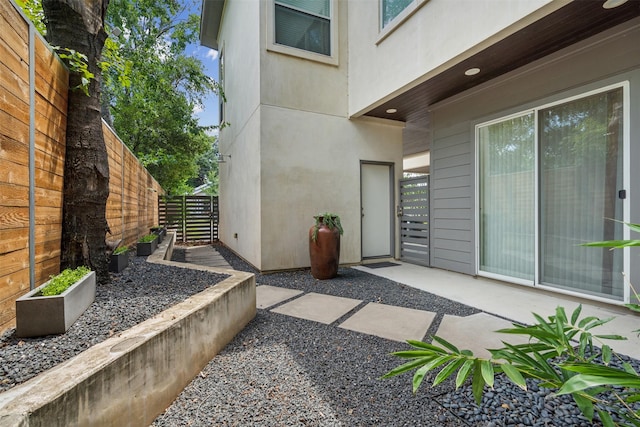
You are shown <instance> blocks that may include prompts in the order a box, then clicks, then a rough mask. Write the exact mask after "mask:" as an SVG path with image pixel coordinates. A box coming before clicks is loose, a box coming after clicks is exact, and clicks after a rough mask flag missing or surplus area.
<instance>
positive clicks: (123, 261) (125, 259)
mask: <svg viewBox="0 0 640 427" xmlns="http://www.w3.org/2000/svg"><path fill="white" fill-rule="evenodd" d="M128 265H129V253H128V252H123V253H121V254H117V255H114V254H111V261H110V262H109V271H111V272H112V273H122V270H124V269H125V268H127V266H128Z"/></svg>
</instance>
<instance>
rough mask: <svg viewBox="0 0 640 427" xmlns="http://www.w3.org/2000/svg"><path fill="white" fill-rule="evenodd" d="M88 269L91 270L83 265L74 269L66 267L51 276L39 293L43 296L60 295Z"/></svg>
mask: <svg viewBox="0 0 640 427" xmlns="http://www.w3.org/2000/svg"><path fill="white" fill-rule="evenodd" d="M90 271H91V270H90V269H89V268H88V267H85V266H80V267H78V268H76V269H71V268H67V269H66V270H63V271H62V272H61V273H60V274H58V275H56V276H51V280H50V281H49V284H48V285H47V286H45V287H44V288H42V290H41V291H40V293H41V294H42V296H45V297H50V296H54V295H60V294H61V293H63V292H64V291H66V290H67V289H69V287H71V285H73V284H74V283H76V282H77V281H78V280H80V279H82V278H83V277H84V276H86V275H87V274H89V272H90Z"/></svg>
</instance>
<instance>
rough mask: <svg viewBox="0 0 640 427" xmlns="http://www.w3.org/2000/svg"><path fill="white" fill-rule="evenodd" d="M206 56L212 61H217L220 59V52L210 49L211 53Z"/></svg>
mask: <svg viewBox="0 0 640 427" xmlns="http://www.w3.org/2000/svg"><path fill="white" fill-rule="evenodd" d="M205 56H206V57H207V58H209V59H211V60H212V61H215V60H216V59H218V51H217V50H213V49H209V51H208V52H207V54H206V55H205Z"/></svg>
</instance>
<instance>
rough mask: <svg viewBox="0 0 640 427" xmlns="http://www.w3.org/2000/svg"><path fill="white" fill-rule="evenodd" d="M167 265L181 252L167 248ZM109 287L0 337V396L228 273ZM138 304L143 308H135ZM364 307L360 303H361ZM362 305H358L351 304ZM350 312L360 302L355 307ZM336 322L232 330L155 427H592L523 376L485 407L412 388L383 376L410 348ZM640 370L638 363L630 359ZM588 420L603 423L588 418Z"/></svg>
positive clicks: (296, 283)
mask: <svg viewBox="0 0 640 427" xmlns="http://www.w3.org/2000/svg"><path fill="white" fill-rule="evenodd" d="M217 248H218V250H219V251H220V252H221V253H222V255H223V256H224V257H225V258H226V259H227V261H229V263H230V264H231V265H232V266H233V267H234V268H235V269H238V270H244V271H250V272H254V273H256V271H254V270H253V269H252V268H251V267H250V266H249V265H247V264H246V263H244V262H243V261H242V260H241V259H239V258H238V257H236V256H234V255H233V254H232V253H231V252H230V251H228V250H227V249H226V248H225V247H223V246H219V247H217ZM173 260H174V261H181V260H182V261H183V260H184V251H183V250H181V249H180V248H178V249H177V250H175V251H174V258H173ZM113 278H114V280H113V283H112V284H111V285H108V286H98V295H97V297H96V302H95V303H94V304H93V305H92V306H91V307H90V308H89V309H88V310H87V311H86V312H85V314H84V315H83V316H81V318H80V319H79V320H78V321H77V322H76V323H75V324H74V325H73V326H72V327H71V329H70V330H69V331H68V332H67V333H66V334H64V335H60V336H53V337H45V338H36V339H17V338H15V337H14V336H13V331H9V332H7V333H5V334H4V335H3V336H2V337H0V363H1V367H0V391H5V390H7V389H9V388H11V387H13V386H15V385H16V384H19V383H21V382H23V381H26V380H27V379H29V378H31V377H33V376H34V375H37V374H38V373H39V372H42V371H43V370H45V369H48V368H49V367H51V366H53V365H55V364H57V363H60V362H62V361H64V360H66V359H68V358H70V357H72V356H74V355H75V354H78V353H80V352H81V351H83V350H85V349H87V348H88V347H90V346H92V345H94V344H95V343H98V342H100V341H102V340H104V339H106V338H108V337H109V336H111V335H112V334H114V333H118V332H120V331H123V330H125V329H128V328H130V327H131V326H133V325H135V324H137V323H139V322H141V321H143V320H145V319H146V318H148V317H151V316H153V315H154V314H156V313H158V312H160V311H162V310H163V309H165V308H167V307H169V306H171V305H173V304H175V303H177V302H179V301H182V300H184V299H185V298H186V297H188V296H190V295H192V294H194V293H197V292H199V291H201V290H203V289H205V288H206V287H208V286H210V285H211V284H212V283H216V282H217V281H220V280H222V279H223V278H224V276H223V275H217V274H212V273H206V272H200V271H194V270H187V269H181V268H175V267H168V266H161V265H155V264H147V263H146V262H144V258H141V257H138V258H133V259H132V261H131V262H130V266H129V268H128V269H127V270H125V271H124V272H123V273H122V274H120V275H114V276H113ZM256 280H257V283H258V285H272V286H280V287H287V288H292V289H300V290H302V291H305V292H318V293H324V294H330V295H336V296H343V297H348V298H356V299H360V300H362V301H363V305H364V304H366V303H368V302H380V303H384V304H391V305H398V306H404V307H409V308H416V309H422V310H428V311H433V312H436V313H438V315H437V316H436V319H435V320H434V323H433V325H432V327H431V328H430V330H429V331H428V333H427V335H430V334H433V333H434V332H435V330H436V329H437V326H438V324H439V323H440V321H441V319H442V316H443V315H444V314H453V315H458V316H467V315H470V314H473V313H477V312H478V310H476V309H474V308H471V307H468V306H465V305H463V304H459V303H456V302H454V301H450V300H447V299H444V298H441V297H438V296H435V295H432V294H429V293H427V292H423V291H419V290H417V289H413V288H410V287H407V286H404V285H400V284H398V283H395V282H392V281H389V280H387V279H384V278H380V277H377V276H374V275H370V274H367V273H365V272H361V271H358V270H354V269H348V268H346V269H340V275H339V277H338V278H336V279H334V280H326V281H317V280H315V279H314V278H313V277H312V276H311V275H310V274H309V271H308V270H303V271H296V272H283V273H277V274H265V275H262V274H257V276H256ZM132 302H133V304H134V305H133V306H135V307H138V308H139V310H136V311H135V312H132V311H130V310H129V309H128V307H131V306H132V305H131V304H132ZM360 307H361V306H360ZM358 308H359V307H358ZM356 309H357V308H356ZM350 314H351V313H348V314H347V315H345V316H344V317H343V318H341V319H338V321H337V322H335V323H333V324H331V325H324V324H321V323H317V322H312V321H308V320H303V319H297V318H293V317H288V316H284V315H280V314H276V313H271V312H270V311H268V310H258V313H257V316H256V318H255V319H254V320H253V321H252V322H250V323H249V325H247V327H246V328H245V329H244V330H243V331H242V332H241V333H240V334H238V335H237V336H236V337H235V339H233V340H232V341H231V343H229V345H227V346H226V347H225V349H224V350H223V351H222V352H221V353H220V354H219V355H218V356H216V357H215V358H214V359H213V360H212V361H211V362H210V363H209V364H208V365H207V366H206V367H205V368H204V369H203V370H202V372H201V373H200V375H198V376H197V377H196V378H195V379H194V380H193V381H192V382H191V384H189V385H188V386H187V387H186V388H185V390H184V391H183V393H182V394H181V395H180V396H179V397H178V398H177V399H176V400H175V402H174V403H173V404H172V405H171V406H170V407H169V408H167V410H166V411H165V412H164V413H163V414H161V415H160V416H159V417H158V418H157V419H156V420H155V421H154V423H153V426H155V427H160V426H171V427H173V426H443V427H449V426H453V427H458V426H483V427H491V426H590V425H592V424H590V423H588V422H587V421H586V420H584V419H583V418H582V417H581V416H580V415H579V411H578V410H577V408H576V406H575V404H573V402H572V400H571V398H570V397H567V396H563V397H560V398H558V397H552V396H551V395H550V392H549V390H546V389H544V388H541V387H538V386H537V385H536V384H535V383H533V382H530V384H529V386H530V390H531V393H528V394H526V393H523V392H521V391H520V390H519V389H518V388H516V387H515V386H512V385H511V383H509V382H508V381H506V380H503V379H502V378H501V377H500V376H498V377H497V378H496V384H495V388H494V390H491V391H488V392H486V393H485V397H484V401H483V405H482V406H480V407H478V406H476V405H475V403H474V402H473V398H472V394H471V389H470V387H469V386H463V387H462V388H461V389H460V390H458V391H454V387H453V384H452V382H451V381H445V382H444V383H443V384H441V385H440V386H438V387H437V388H435V389H434V388H430V387H429V384H430V383H431V382H432V380H433V376H432V375H429V376H428V377H427V378H426V379H425V384H424V385H423V387H422V388H421V389H420V390H419V391H418V393H417V394H416V395H413V394H412V393H411V374H405V375H402V376H398V377H394V378H391V379H387V380H381V379H380V376H382V375H383V374H384V373H386V372H388V371H389V370H390V369H392V368H394V367H396V366H398V364H399V363H400V360H399V359H397V358H395V357H393V356H390V353H391V352H393V351H397V350H401V349H405V348H406V347H407V346H406V345H405V344H402V343H397V342H393V341H389V340H385V339H382V338H378V337H374V336H370V335H366V334H361V333H357V332H353V331H349V330H344V329H341V328H338V327H337V326H336V325H337V324H339V323H341V322H342V321H343V320H344V319H345V318H346V317H348V316H349V315H350ZM627 360H628V361H629V362H631V363H632V364H633V366H634V367H635V368H636V369H637V370H640V363H639V362H638V361H636V360H631V359H627ZM593 425H599V423H597V422H596V423H594V424H593Z"/></svg>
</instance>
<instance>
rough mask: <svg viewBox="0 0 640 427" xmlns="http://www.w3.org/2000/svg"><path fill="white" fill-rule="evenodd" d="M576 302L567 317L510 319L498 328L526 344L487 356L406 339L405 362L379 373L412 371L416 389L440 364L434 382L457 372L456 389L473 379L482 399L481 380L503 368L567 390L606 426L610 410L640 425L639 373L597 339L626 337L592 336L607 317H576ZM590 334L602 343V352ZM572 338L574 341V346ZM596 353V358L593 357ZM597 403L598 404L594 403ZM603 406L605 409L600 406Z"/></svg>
mask: <svg viewBox="0 0 640 427" xmlns="http://www.w3.org/2000/svg"><path fill="white" fill-rule="evenodd" d="M581 310H582V306H578V307H577V308H576V309H575V310H574V311H573V313H572V314H571V317H570V318H568V317H567V315H566V312H565V309H564V308H562V307H558V308H557V309H556V312H555V315H553V316H549V317H548V318H547V319H545V318H543V317H542V316H539V315H537V314H534V317H535V319H536V323H534V324H533V325H531V326H522V325H518V324H513V328H508V329H502V330H500V331H498V332H502V333H505V334H515V335H523V336H526V337H528V338H529V340H528V342H527V343H526V344H517V345H513V344H509V343H506V342H503V343H504V347H503V348H500V349H495V350H489V351H490V352H491V358H490V359H483V358H479V357H476V356H474V355H473V353H472V352H471V351H469V350H459V349H458V348H457V347H456V346H454V345H453V344H451V343H449V342H447V341H446V340H444V339H443V338H440V337H437V336H434V337H433V343H432V344H429V343H425V342H421V341H408V343H409V345H411V347H413V348H414V349H413V350H406V351H398V352H395V353H393V354H394V355H395V356H397V357H400V358H403V359H407V360H408V362H406V363H404V364H402V365H400V366H398V367H397V368H395V369H393V370H391V371H390V372H388V373H387V374H385V375H384V376H383V378H389V377H392V376H395V375H398V374H401V373H404V372H408V371H413V370H416V372H415V373H414V375H413V391H414V393H415V392H416V391H417V390H418V388H419V387H420V385H421V384H422V381H423V379H424V377H425V375H426V374H427V373H428V372H430V371H435V370H438V369H439V372H438V374H437V375H436V376H435V379H434V381H433V384H432V386H436V385H438V384H440V383H441V382H442V381H444V380H445V379H447V378H449V377H453V376H454V374H455V384H456V388H458V387H460V386H461V385H462V384H463V383H465V381H466V380H467V379H468V378H471V387H472V391H473V395H474V397H475V400H476V402H477V403H478V404H480V403H481V400H482V394H483V392H484V387H485V385H487V386H489V387H492V386H493V382H494V378H495V375H496V374H500V373H503V374H504V375H506V377H507V378H508V379H509V380H510V381H511V382H512V383H513V384H515V385H516V386H518V387H520V388H521V389H523V390H527V384H526V382H525V379H527V378H532V379H536V380H539V381H540V385H541V386H542V387H546V388H551V389H556V390H558V391H557V393H556V394H557V395H562V394H571V395H572V397H573V399H574V401H575V402H576V404H577V406H578V407H579V408H580V410H581V411H582V414H583V415H584V416H585V417H587V418H588V419H589V420H592V419H593V416H594V413H595V409H596V408H597V411H598V414H599V416H600V419H601V420H602V421H603V423H604V424H605V425H614V424H613V421H612V417H611V416H610V414H616V415H617V416H618V417H620V418H621V419H624V420H626V421H627V422H628V423H629V424H623V425H629V426H631V425H636V426H637V425H640V409H635V410H634V409H633V408H632V404H633V403H634V402H637V401H638V400H639V399H640V376H639V375H638V373H637V372H635V371H634V370H633V368H632V367H631V365H629V364H628V363H623V364H622V366H623V369H618V368H615V367H612V366H610V362H611V360H612V358H613V357H614V356H617V355H616V354H615V353H614V352H613V351H612V350H611V347H609V346H608V345H606V344H603V343H602V341H601V340H603V339H610V340H624V339H626V338H624V337H622V336H619V335H595V334H593V332H592V329H594V328H596V327H598V326H600V325H603V324H605V323H607V322H609V321H610V320H611V319H599V318H597V317H594V316H588V317H582V318H581V317H580V314H581ZM594 339H596V340H598V342H599V343H600V344H601V349H600V352H599V353H598V350H597V348H596V347H595V346H594V343H593V341H594ZM575 343H578V344H577V345H575ZM598 355H599V356H600V361H598V359H596V356H598ZM596 404H597V405H596ZM601 408H604V409H601Z"/></svg>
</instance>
